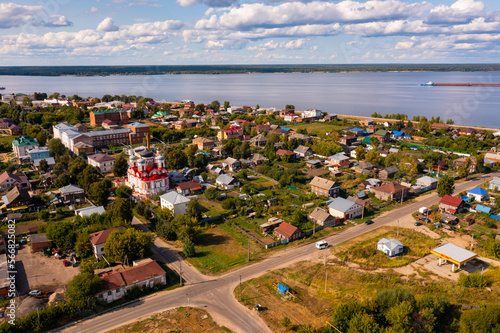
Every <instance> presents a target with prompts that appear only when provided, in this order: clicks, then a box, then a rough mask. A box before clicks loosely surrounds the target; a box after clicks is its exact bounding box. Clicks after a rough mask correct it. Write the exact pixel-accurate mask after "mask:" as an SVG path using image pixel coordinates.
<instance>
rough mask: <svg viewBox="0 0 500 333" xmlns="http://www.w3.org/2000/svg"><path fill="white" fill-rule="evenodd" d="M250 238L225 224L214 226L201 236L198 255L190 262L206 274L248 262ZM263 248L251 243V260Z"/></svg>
mask: <svg viewBox="0 0 500 333" xmlns="http://www.w3.org/2000/svg"><path fill="white" fill-rule="evenodd" d="M248 243H249V241H248V238H246V237H245V236H243V235H242V234H241V233H239V232H238V231H236V230H235V229H234V228H233V227H232V226H230V225H227V224H225V223H221V224H218V225H214V226H213V227H211V228H209V229H208V230H207V231H205V233H204V234H203V235H202V236H201V240H200V241H199V242H198V245H197V246H196V255H195V256H194V257H192V258H189V259H188V261H189V262H190V263H191V264H192V265H193V266H195V267H196V268H197V269H199V270H200V271H201V272H202V273H204V274H210V273H212V274H213V273H220V272H224V271H227V270H229V269H231V268H233V267H235V266H238V265H241V264H244V263H246V262H247V257H248ZM261 252H262V247H261V246H260V245H258V244H256V243H255V242H250V258H253V257H255V256H257V255H258V254H260V253H261Z"/></svg>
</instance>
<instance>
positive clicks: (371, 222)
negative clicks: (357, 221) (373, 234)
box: [365, 220, 374, 225]
mask: <svg viewBox="0 0 500 333" xmlns="http://www.w3.org/2000/svg"><path fill="white" fill-rule="evenodd" d="M373 223H374V222H373V221H372V220H368V221H366V222H365V224H366V225H370V224H373Z"/></svg>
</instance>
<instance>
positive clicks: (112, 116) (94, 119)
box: [90, 110, 128, 126]
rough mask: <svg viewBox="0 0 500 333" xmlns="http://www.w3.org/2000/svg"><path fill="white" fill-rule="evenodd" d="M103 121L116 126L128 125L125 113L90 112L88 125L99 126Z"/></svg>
mask: <svg viewBox="0 0 500 333" xmlns="http://www.w3.org/2000/svg"><path fill="white" fill-rule="evenodd" d="M104 120H111V121H113V122H114V123H116V124H118V125H123V124H126V123H128V114H127V111H121V110H106V111H90V125H91V126H101V124H102V122H103V121H104Z"/></svg>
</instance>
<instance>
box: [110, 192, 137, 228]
mask: <svg viewBox="0 0 500 333" xmlns="http://www.w3.org/2000/svg"><path fill="white" fill-rule="evenodd" d="M107 213H108V214H109V216H111V219H112V220H113V221H115V220H119V219H121V220H123V221H127V222H130V221H132V217H133V214H132V209H130V201H129V199H125V198H117V199H116V200H114V201H113V202H112V203H111V204H109V206H108V209H107Z"/></svg>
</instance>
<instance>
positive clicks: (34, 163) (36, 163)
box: [33, 157, 56, 168]
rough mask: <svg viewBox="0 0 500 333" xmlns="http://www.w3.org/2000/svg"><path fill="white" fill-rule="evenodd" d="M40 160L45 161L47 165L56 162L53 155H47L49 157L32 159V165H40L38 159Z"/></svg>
mask: <svg viewBox="0 0 500 333" xmlns="http://www.w3.org/2000/svg"><path fill="white" fill-rule="evenodd" d="M41 160H45V161H47V164H48V165H54V164H56V161H55V160H54V158H53V157H49V158H39V159H37V160H33V165H34V166H36V167H37V168H38V166H40V161H41Z"/></svg>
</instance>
